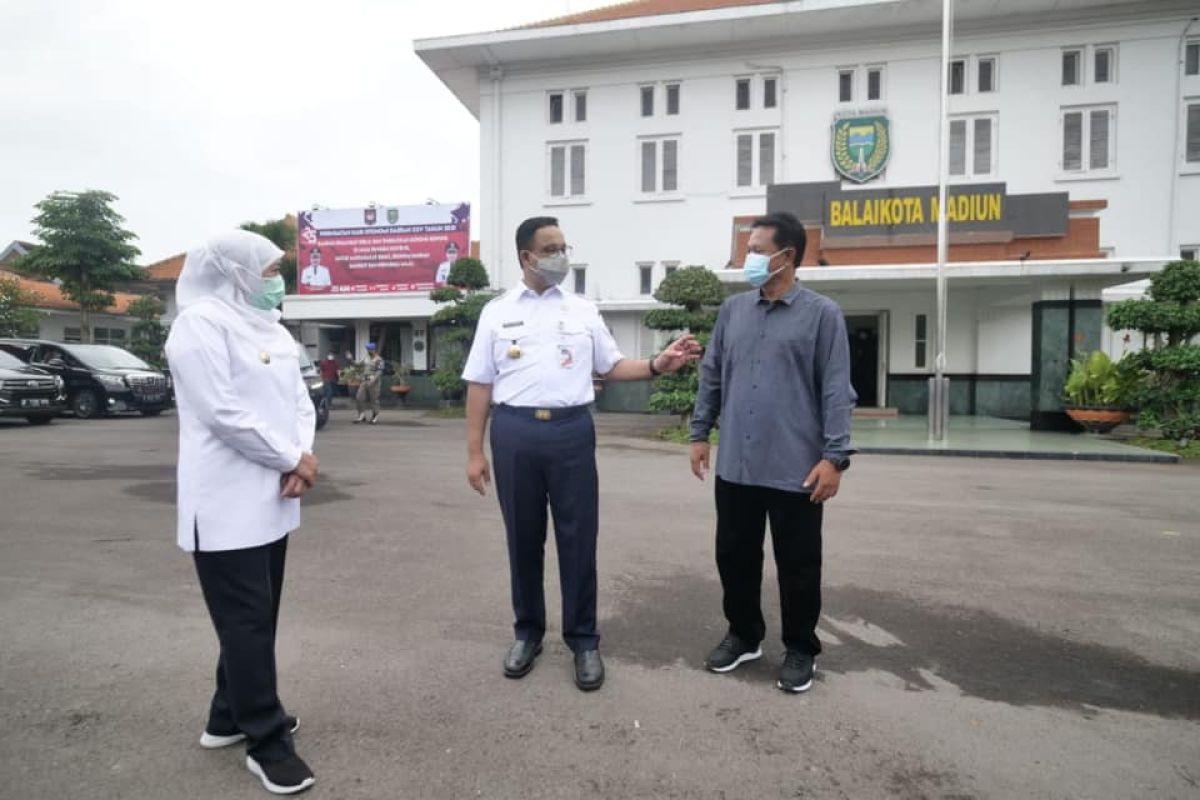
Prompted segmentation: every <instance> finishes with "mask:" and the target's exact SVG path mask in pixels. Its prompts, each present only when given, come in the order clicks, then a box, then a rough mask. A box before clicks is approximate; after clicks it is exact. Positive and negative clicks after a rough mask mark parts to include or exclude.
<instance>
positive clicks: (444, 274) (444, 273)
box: [433, 260, 454, 283]
mask: <svg viewBox="0 0 1200 800" xmlns="http://www.w3.org/2000/svg"><path fill="white" fill-rule="evenodd" d="M452 266H454V265H453V264H452V263H450V261H449V260H446V261H443V262H442V263H440V264H438V268H437V274H436V275H434V276H433V282H434V283H445V282H446V281H448V280H450V268H451V267H452Z"/></svg>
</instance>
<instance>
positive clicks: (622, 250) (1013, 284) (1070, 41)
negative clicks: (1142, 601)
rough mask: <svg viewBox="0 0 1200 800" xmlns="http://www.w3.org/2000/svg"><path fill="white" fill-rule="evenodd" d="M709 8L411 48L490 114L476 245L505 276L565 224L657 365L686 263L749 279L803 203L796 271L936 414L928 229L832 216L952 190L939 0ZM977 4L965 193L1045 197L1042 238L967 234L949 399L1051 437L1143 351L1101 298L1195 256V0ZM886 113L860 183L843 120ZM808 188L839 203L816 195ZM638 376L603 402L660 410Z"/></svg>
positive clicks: (634, 349)
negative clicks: (666, 286) (634, 385)
mask: <svg viewBox="0 0 1200 800" xmlns="http://www.w3.org/2000/svg"><path fill="white" fill-rule="evenodd" d="M683 5H684V6H685V7H686V6H687V5H688V4H686V3H684V4H683ZM714 5H715V4H714V3H711V2H707V3H696V4H695V6H696V7H697V9H698V10H694V11H683V12H681V13H661V10H662V7H663V4H661V3H659V2H656V0H642V2H634V3H629V4H626V5H625V6H615V7H611V8H608V9H602V10H600V11H599V12H591V13H585V14H580V15H576V17H571V18H564V19H562V20H557V21H551V22H549V23H545V24H543V25H540V26H535V27H530V28H525V29H519V30H511V31H503V32H497V33H487V34H479V35H470V36H461V37H450V38H443V39H436V40H426V41H421V42H418V43H417V44H416V49H417V52H418V55H419V56H420V57H421V58H423V59H424V60H425V62H426V63H427V64H428V65H429V66H430V68H431V69H433V70H434V71H435V72H436V73H437V74H438V76H439V77H440V78H441V79H442V80H443V81H444V82H445V83H446V85H447V86H448V87H449V88H450V89H451V90H452V91H453V92H454V93H455V94H456V95H457V96H458V98H459V99H460V100H461V101H462V102H463V103H464V104H465V105H466V106H467V107H468V108H469V109H470V110H471V111H472V112H473V113H474V114H475V115H476V116H477V117H478V119H479V122H480V132H481V137H480V138H481V155H482V160H481V182H482V204H483V209H484V217H485V220H486V226H485V229H483V230H480V231H477V235H478V237H479V238H480V240H481V257H482V259H483V261H484V263H485V264H486V265H487V266H488V268H489V270H490V271H491V275H492V279H493V284H494V285H496V286H500V287H510V286H513V285H515V284H516V283H517V282H518V281H519V280H520V267H519V264H518V261H517V254H516V249H515V246H514V243H513V234H514V231H515V229H516V227H517V225H518V224H519V223H520V221H521V220H522V219H524V218H526V217H530V216H539V215H549V216H555V217H557V218H558V219H559V220H560V221H561V224H562V227H563V229H564V231H565V233H566V235H567V238H568V241H569V242H570V243H571V244H572V245H573V246H574V258H575V261H576V262H577V263H576V264H575V267H576V273H575V275H574V276H573V277H572V279H571V281H572V283H571V284H570V288H574V289H575V290H576V291H578V292H579V293H581V294H583V295H585V296H587V297H589V298H591V299H593V300H595V301H596V302H597V303H598V304H599V306H600V308H601V311H602V312H603V313H604V315H605V318H606V320H608V322H609V324H610V326H611V327H612V328H613V331H614V333H615V334H616V336H617V339H618V341H619V343H620V344H621V346H622V348H623V349H624V350H625V351H626V352H627V353H629V354H630V355H646V354H648V353H650V352H651V351H653V350H654V349H655V348H656V347H658V346H659V344H660V342H659V340H658V338H657V337H656V335H655V334H654V332H652V331H649V330H647V329H645V328H644V327H643V326H642V324H641V320H642V316H643V315H644V314H645V312H646V311H647V310H649V309H651V308H653V307H655V302H654V300H653V298H652V296H651V295H652V292H653V289H654V287H655V286H657V284H658V283H659V282H660V281H661V280H662V278H663V277H664V276H665V275H666V274H667V273H668V271H670V270H672V269H674V268H676V267H680V266H688V265H696V264H699V265H704V266H706V267H709V268H712V269H714V270H717V271H718V272H719V274H720V275H721V277H722V279H723V280H726V281H729V282H738V281H739V273H738V270H737V269H736V267H737V265H739V264H740V260H741V255H742V252H743V250H744V238H745V234H746V225H747V223H748V222H749V220H751V219H753V217H755V216H757V215H760V214H763V213H766V212H767V211H768V210H771V211H776V210H789V211H793V212H795V213H797V214H798V215H799V216H801V218H802V220H803V221H804V222H805V224H806V227H808V228H809V231H810V246H809V253H808V254H807V255H806V261H805V264H806V266H805V268H803V269H802V270H801V272H800V277H801V279H802V280H803V281H804V282H805V283H806V285H809V286H810V287H812V288H814V289H816V290H817V291H821V292H823V293H825V294H828V295H830V296H831V297H833V298H834V299H836V300H837V301H838V302H839V303H840V304H841V306H842V307H843V309H844V310H845V313H846V315H847V318H848V320H849V322H850V327H851V338H852V342H855V343H856V345H857V347H856V354H855V358H856V378H855V380H856V384H857V385H858V388H859V390H860V395H864V404H865V405H873V406H891V407H896V408H900V409H901V410H902V411H906V412H918V413H920V412H923V411H924V402H925V401H924V392H925V378H926V377H927V376H928V375H929V374H930V373H931V372H932V369H933V359H934V354H933V352H932V349H931V348H932V343H933V342H935V341H936V333H935V331H934V329H933V327H932V326H933V324H934V323H935V321H936V308H935V296H934V277H933V276H934V268H933V266H932V263H931V262H933V260H934V259H933V257H932V252H933V250H932V244H933V240H932V237H931V236H930V233H929V231H928V230H927V229H917V228H914V229H913V230H907V229H905V228H903V226H884V228H880V227H879V226H878V225H873V224H872V223H878V222H879V220H873V219H870V218H866V219H854V220H852V222H853V224H849V225H847V224H846V220H838V219H837V218H836V217H831V216H830V213H831V212H832V213H833V214H837V213H838V210H837V209H833V208H832V206H834V205H838V208H845V209H847V211H848V213H853V214H857V213H859V212H858V210H857V207H856V210H854V211H853V212H849V209H850V208H851V207H850V206H848V205H844V201H845V200H846V198H850V200H852V201H853V200H854V198H855V197H856V196H858V197H864V198H865V197H867V196H868V195H867V194H863V195H855V194H854V193H855V192H860V191H861V192H875V193H876V194H878V193H879V190H890V192H891V193H892V194H894V195H895V196H897V197H901V196H903V197H909V196H916V195H920V194H921V192H922V191H927V190H928V188H929V187H931V186H933V185H935V184H936V182H937V164H938V159H937V156H938V103H939V93H940V88H941V87H940V12H941V5H942V4H941V2H940V0H792V2H755V0H749V2H747V1H746V0H742V2H736V1H735V2H730V3H728V4H724V5H718V6H717V7H715V8H714V7H713V6H714ZM679 6H680V4H679V3H673V4H671V7H672V8H677V7H679ZM955 6H956V29H955V38H954V54H955V55H954V59H955V60H954V64H953V65H952V68H951V73H950V76H949V80H950V90H951V95H952V96H951V98H950V105H949V113H950V116H951V163H950V168H951V173H952V178H951V183H952V185H953V186H955V187H958V188H957V190H958V191H962V192H969V191H971V187H980V189H979V191H981V192H982V191H984V190H985V188H986V189H987V191H989V192H998V195H997V196H998V197H999V198H1000V200H997V202H1000V201H1003V202H1004V204H1005V208H1006V209H1012V208H1014V207H1015V205H1016V204H1017V201H1018V199H1019V198H1025V197H1032V196H1037V197H1043V198H1049V199H1047V200H1046V202H1047V203H1049V205H1048V206H1045V207H1043V206H1041V205H1036V206H1035V205H1030V206H1029V210H1028V212H1027V213H1026V214H1025V216H1026V217H1028V218H1027V219H1025V220H1024V222H1022V223H1020V224H1021V225H1025V226H1026V228H1027V230H1025V231H1024V232H1022V230H1019V229H1017V228H1016V227H1014V225H1013V224H1007V223H1005V224H1000V223H996V224H995V225H992V226H990V227H989V226H988V225H987V224H986V223H984V224H981V225H980V226H979V228H978V229H976V228H975V227H972V225H970V224H967V223H964V224H963V225H962V226H959V227H957V228H956V227H954V226H952V231H954V232H953V234H952V239H951V243H952V248H951V261H952V262H954V263H953V264H952V265H951V267H950V268H949V272H948V275H949V287H950V315H949V322H948V328H947V340H948V352H947V357H948V362H947V371H948V373H949V374H950V375H951V377H952V384H953V387H954V388H953V391H952V397H953V410H954V411H955V412H956V413H981V414H998V415H1002V416H1010V417H1020V418H1024V417H1026V416H1028V417H1030V418H1031V419H1032V420H1033V421H1034V423H1035V424H1038V425H1044V426H1047V427H1049V426H1052V424H1053V423H1054V421H1055V419H1056V418H1057V417H1058V416H1059V415H1058V410H1059V404H1058V397H1059V390H1060V388H1061V380H1062V378H1063V376H1064V375H1065V369H1066V364H1067V360H1068V359H1069V357H1070V356H1071V355H1073V354H1076V353H1078V352H1081V351H1083V350H1086V349H1094V348H1097V347H1101V346H1108V347H1110V348H1113V349H1117V350H1119V349H1120V348H1121V347H1123V346H1124V345H1123V344H1122V341H1121V339H1120V337H1119V336H1113V335H1112V334H1111V332H1108V333H1106V332H1105V331H1104V329H1103V324H1102V308H1101V293H1102V291H1103V290H1104V288H1105V287H1109V286H1114V285H1118V284H1127V283H1129V282H1130V281H1132V280H1135V279H1138V278H1142V277H1145V276H1146V275H1149V274H1152V273H1153V272H1154V271H1155V270H1157V269H1159V268H1161V265H1162V264H1163V263H1165V262H1166V261H1167V260H1170V259H1171V258H1175V257H1178V256H1179V254H1180V253H1181V252H1182V251H1188V250H1191V251H1194V250H1195V249H1196V248H1197V247H1200V210H1198V209H1200V23H1197V22H1195V21H1194V20H1193V17H1194V16H1195V12H1196V10H1197V7H1196V5H1195V3H1194V2H1176V1H1175V0H1154V1H1153V2H1151V1H1149V0H1144V1H1142V2H1120V1H1119V0H1111V1H1110V0H1087V1H1085V0H1009V1H1008V2H1004V3H996V2H990V0H957V2H956V4H955ZM868 117H869V118H882V119H884V120H886V125H887V127H886V128H885V129H883V133H882V134H880V135H882V136H883V137H884V138H886V139H887V142H886V144H887V146H888V148H889V149H890V152H889V153H888V154H887V156H888V158H887V160H886V161H885V162H884V164H885V166H884V167H883V168H882V170H881V171H880V172H879V174H878V175H877V176H876V177H874V178H873V179H870V180H866V181H864V182H862V183H859V182H858V181H857V180H848V179H845V178H844V177H843V176H842V175H839V173H838V171H837V169H836V167H835V163H834V158H833V149H834V148H833V144H834V142H833V139H834V137H835V129H834V125H835V123H836V122H837V121H838V120H839V119H843V118H859V119H864V118H868ZM877 138H878V137H877ZM876 145H877V146H878V141H876ZM862 152H863V151H861V150H860V151H859V153H860V160H861V155H862ZM862 166H866V165H865V164H863V165H862ZM787 187H793V189H794V191H793V190H792V189H788V188H787ZM997 187H998V188H997ZM818 190H819V191H818ZM805 192H808V193H809V194H814V192H815V193H816V194H814V196H817V195H819V196H820V197H824V198H825V199H826V200H828V202H825V203H824V205H822V202H821V200H819V199H818V200H815V201H814V203H813V204H812V205H811V207H805V208H798V207H794V205H795V203H794V201H793V200H792V199H789V198H794V197H796V196H798V194H797V193H799V194H804V193H805ZM821 192H824V194H820V193H821ZM833 197H836V198H838V202H837V203H834V202H833V200H830V199H829V198H833ZM1054 198H1058V199H1054ZM1051 201H1053V202H1051ZM906 202H907V201H906ZM914 202H916V201H914ZM1039 202H1040V201H1039ZM1056 204H1057V205H1056ZM810 212H811V213H810ZM981 213H982V212H981ZM1005 214H1006V215H1007V214H1008V212H1007V211H1006V212H1005ZM1049 217H1054V219H1052V220H1049V219H1048V218H1049ZM886 221H887V220H885V222H886ZM925 221H926V222H929V221H930V220H928V219H926V220H925ZM835 222H837V223H838V225H835V224H834V223H835ZM858 223H862V224H861V225H859V224H858ZM839 226H840V227H839ZM856 226H857V228H858V230H857V231H855V230H851V229H853V228H855V227H856ZM1046 226H1048V227H1046ZM844 232H849V233H850V234H853V235H849V236H841V235H840V234H841V233H844ZM818 259H820V260H821V261H827V262H828V263H829V266H818V265H817V262H818ZM730 268H733V269H730ZM864 389H865V390H866V391H864ZM630 391H631V392H632V393H629V392H626V393H624V394H622V393H619V392H605V395H606V397H605V399H604V401H603V402H604V403H607V404H610V405H611V407H623V408H636V407H639V406H641V405H642V404H644V400H645V396H644V394H643V395H638V394H637V392H638V391H642V392H645V391H647V390H646V387H640V388H638V389H632V390H630Z"/></svg>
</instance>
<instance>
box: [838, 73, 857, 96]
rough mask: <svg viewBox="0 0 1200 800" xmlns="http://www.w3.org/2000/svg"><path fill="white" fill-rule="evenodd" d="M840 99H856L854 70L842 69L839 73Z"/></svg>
mask: <svg viewBox="0 0 1200 800" xmlns="http://www.w3.org/2000/svg"><path fill="white" fill-rule="evenodd" d="M838 100H839V101H840V102H842V103H849V102H852V101H853V100H854V71H853V70H848V69H845V70H842V71H841V72H839V73H838Z"/></svg>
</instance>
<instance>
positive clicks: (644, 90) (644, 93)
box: [638, 83, 655, 119]
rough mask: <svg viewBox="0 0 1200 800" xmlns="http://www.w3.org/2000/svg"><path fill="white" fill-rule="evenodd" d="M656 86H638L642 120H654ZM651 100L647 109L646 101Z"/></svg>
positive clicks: (639, 108) (639, 109)
mask: <svg viewBox="0 0 1200 800" xmlns="http://www.w3.org/2000/svg"><path fill="white" fill-rule="evenodd" d="M654 94H655V92H654V84H653V83H643V84H639V85H638V117H639V118H640V119H653V118H654ZM647 99H649V101H650V103H649V108H648V109H647V104H646V101H647Z"/></svg>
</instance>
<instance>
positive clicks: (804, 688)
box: [775, 679, 813, 694]
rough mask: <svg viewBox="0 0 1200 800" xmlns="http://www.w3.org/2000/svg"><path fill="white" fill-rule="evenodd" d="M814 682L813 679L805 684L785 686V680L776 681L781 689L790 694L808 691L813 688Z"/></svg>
mask: <svg viewBox="0 0 1200 800" xmlns="http://www.w3.org/2000/svg"><path fill="white" fill-rule="evenodd" d="M812 684H813V682H812V680H811V679H810V680H809V681H808V683H806V684H804V685H803V686H784V685H783V681H775V685H776V686H777V687H778V688H779V690H780V691H783V692H787V693H788V694H801V693H803V692H807V691H808V690H809V689H811V688H812Z"/></svg>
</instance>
